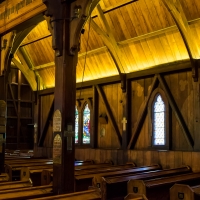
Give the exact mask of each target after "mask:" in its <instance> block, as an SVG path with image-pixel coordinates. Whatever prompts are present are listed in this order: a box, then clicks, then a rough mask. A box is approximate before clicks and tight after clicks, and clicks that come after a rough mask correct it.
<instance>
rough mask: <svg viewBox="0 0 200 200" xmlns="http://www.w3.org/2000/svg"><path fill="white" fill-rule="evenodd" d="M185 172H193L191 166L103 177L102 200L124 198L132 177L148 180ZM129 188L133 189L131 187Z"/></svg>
mask: <svg viewBox="0 0 200 200" xmlns="http://www.w3.org/2000/svg"><path fill="white" fill-rule="evenodd" d="M185 173H191V168H190V167H189V166H182V167H178V168H173V169H165V170H155V171H148V172H144V173H140V174H130V175H121V176H113V177H109V176H107V177H102V184H101V191H102V200H106V199H111V198H116V197H118V198H119V197H121V199H123V197H124V196H126V194H127V183H128V181H129V180H131V179H132V180H133V179H140V180H147V179H152V178H159V177H166V176H172V175H178V174H185ZM129 190H130V191H131V188H130V189H129Z"/></svg>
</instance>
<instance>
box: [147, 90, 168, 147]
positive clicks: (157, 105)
mask: <svg viewBox="0 0 200 200" xmlns="http://www.w3.org/2000/svg"><path fill="white" fill-rule="evenodd" d="M148 115H149V133H150V138H149V140H150V143H151V144H150V146H151V147H152V148H156V149H169V148H170V144H169V141H170V140H169V138H170V135H169V128H170V127H169V103H168V100H167V98H166V96H165V93H164V91H163V90H162V89H161V88H156V89H155V90H154V92H153V93H152V96H151V99H150V101H149V104H148Z"/></svg>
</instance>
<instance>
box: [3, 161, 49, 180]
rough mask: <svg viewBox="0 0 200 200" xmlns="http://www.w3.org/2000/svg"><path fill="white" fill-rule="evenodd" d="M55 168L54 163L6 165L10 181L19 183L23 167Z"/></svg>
mask: <svg viewBox="0 0 200 200" xmlns="http://www.w3.org/2000/svg"><path fill="white" fill-rule="evenodd" d="M49 165H51V166H53V162H44V163H42V162H41V163H28V162H27V163H13V164H12V163H10V164H5V172H6V173H8V175H9V181H17V180H18V181H19V180H20V174H21V168H22V167H32V166H49Z"/></svg>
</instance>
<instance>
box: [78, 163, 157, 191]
mask: <svg viewBox="0 0 200 200" xmlns="http://www.w3.org/2000/svg"><path fill="white" fill-rule="evenodd" d="M158 169H161V166H160V165H152V166H143V167H135V168H132V169H124V170H118V171H105V172H100V173H94V174H92V173H89V174H85V175H77V176H75V187H76V190H75V191H76V192H78V191H83V190H86V189H87V188H88V187H89V186H92V185H95V184H93V183H92V182H93V181H96V179H93V178H94V177H98V180H99V179H101V177H104V176H117V175H122V174H127V175H128V174H133V173H139V172H145V171H150V170H158Z"/></svg>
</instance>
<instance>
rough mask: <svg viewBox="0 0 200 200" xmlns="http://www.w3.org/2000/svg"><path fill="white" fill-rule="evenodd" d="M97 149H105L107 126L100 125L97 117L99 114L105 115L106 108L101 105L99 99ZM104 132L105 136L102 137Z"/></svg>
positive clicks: (101, 102) (101, 101)
mask: <svg viewBox="0 0 200 200" xmlns="http://www.w3.org/2000/svg"><path fill="white" fill-rule="evenodd" d="M98 109H99V110H98V113H99V114H98V135H97V137H98V147H99V148H104V147H106V138H107V137H108V135H107V126H108V124H102V123H100V121H99V116H100V115H101V114H106V108H105V105H104V103H103V100H102V99H101V98H100V97H99V106H98ZM108 123H109V119H108ZM104 131H105V135H104Z"/></svg>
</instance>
